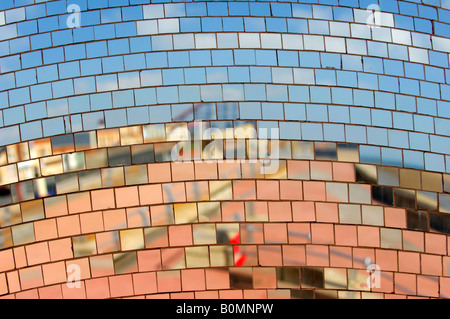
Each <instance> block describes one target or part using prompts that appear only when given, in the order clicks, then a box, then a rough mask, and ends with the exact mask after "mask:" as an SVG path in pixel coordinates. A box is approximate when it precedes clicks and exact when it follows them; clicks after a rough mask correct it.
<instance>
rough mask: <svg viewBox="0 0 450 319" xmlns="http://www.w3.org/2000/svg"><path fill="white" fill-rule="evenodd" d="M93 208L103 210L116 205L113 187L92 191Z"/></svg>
mask: <svg viewBox="0 0 450 319" xmlns="http://www.w3.org/2000/svg"><path fill="white" fill-rule="evenodd" d="M91 198H92V209H93V210H102V209H111V208H115V207H116V203H115V199H114V190H113V189H102V190H98V191H92V192H91Z"/></svg>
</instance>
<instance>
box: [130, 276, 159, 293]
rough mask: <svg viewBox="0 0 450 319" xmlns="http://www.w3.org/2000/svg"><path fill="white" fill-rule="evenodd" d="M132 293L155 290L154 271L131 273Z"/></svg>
mask: <svg viewBox="0 0 450 319" xmlns="http://www.w3.org/2000/svg"><path fill="white" fill-rule="evenodd" d="M133 283H134V293H135V294H136V295H145V294H153V293H156V292H157V287H156V273H154V272H146V273H139V274H133Z"/></svg>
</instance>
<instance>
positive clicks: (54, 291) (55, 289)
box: [38, 285, 63, 299]
mask: <svg viewBox="0 0 450 319" xmlns="http://www.w3.org/2000/svg"><path fill="white" fill-rule="evenodd" d="M38 293H39V299H63V295H62V290H61V285H54V286H48V287H42V288H39V289H38Z"/></svg>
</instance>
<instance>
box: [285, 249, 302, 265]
mask: <svg viewBox="0 0 450 319" xmlns="http://www.w3.org/2000/svg"><path fill="white" fill-rule="evenodd" d="M282 248H283V266H306V248H305V246H304V245H283V246H282Z"/></svg>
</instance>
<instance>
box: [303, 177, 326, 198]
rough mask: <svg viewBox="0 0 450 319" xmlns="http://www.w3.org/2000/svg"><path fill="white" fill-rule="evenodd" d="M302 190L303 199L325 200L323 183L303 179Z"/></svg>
mask: <svg viewBox="0 0 450 319" xmlns="http://www.w3.org/2000/svg"><path fill="white" fill-rule="evenodd" d="M303 192H304V198H305V200H312V201H325V200H326V195H325V183H324V182H314V181H305V182H303Z"/></svg>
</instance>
